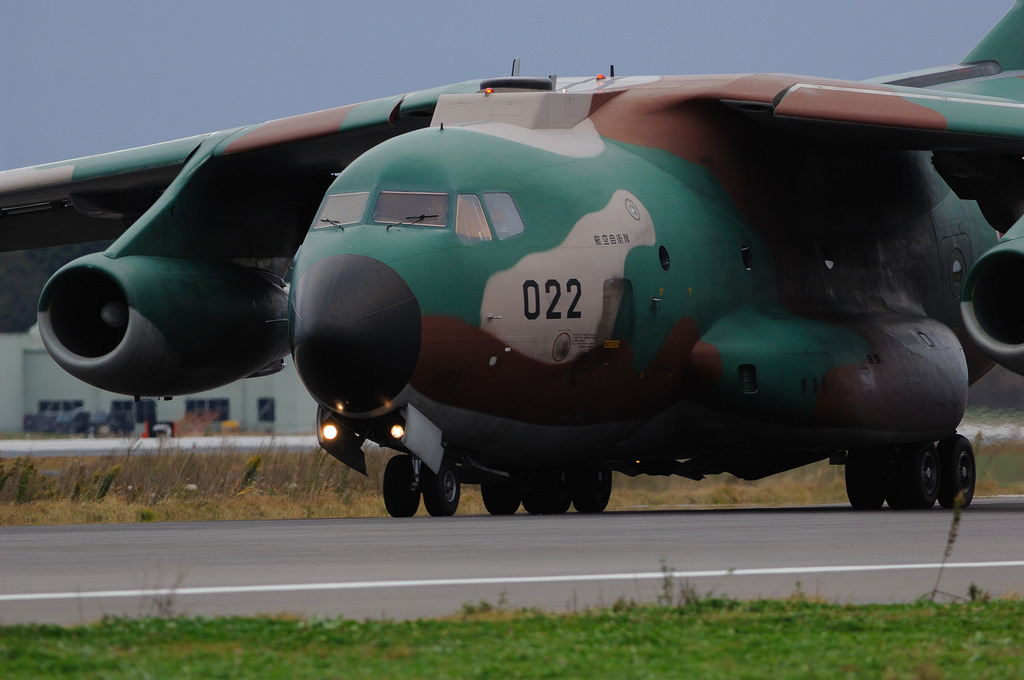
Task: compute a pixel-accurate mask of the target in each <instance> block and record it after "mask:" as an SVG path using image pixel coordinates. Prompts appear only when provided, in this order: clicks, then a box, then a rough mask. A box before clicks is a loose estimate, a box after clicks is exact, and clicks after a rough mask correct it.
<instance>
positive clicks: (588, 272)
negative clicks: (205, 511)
mask: <svg viewBox="0 0 1024 680" xmlns="http://www.w3.org/2000/svg"><path fill="white" fill-rule="evenodd" d="M1022 34H1024V0H1018V1H1017V3H1016V4H1015V5H1014V7H1013V8H1012V9H1011V10H1010V11H1009V13H1008V14H1007V15H1006V17H1005V18H1004V19H1003V20H1002V21H1001V22H1000V23H999V24H998V25H997V26H996V27H995V28H994V29H993V30H992V31H991V32H990V33H989V34H988V35H987V36H986V37H985V38H984V39H983V40H982V41H981V43H980V44H978V46H977V47H976V48H975V49H974V50H973V51H971V52H970V54H968V55H967V56H966V57H965V58H964V60H963V61H962V62H961V63H959V64H957V65H954V66H949V67H943V68H936V69H930V70H926V71H920V72H914V73H908V74H902V75H898V76H891V77H888V78H880V79H877V80H875V81H871V82H866V83H855V82H848V81H841V80H825V79H821V78H812V77H803V76H791V75H760V74H759V75H712V76H681V77H680V76H668V77H642V76H615V75H614V72H609V74H608V76H607V77H605V76H603V75H599V76H596V77H586V78H555V77H550V78H536V77H521V76H519V75H518V73H517V69H514V70H513V75H512V76H510V77H500V78H492V79H485V80H482V81H480V80H474V81H471V82H463V83H459V84H455V85H451V86H447V87H440V88H436V89H431V90H424V91H421V92H414V93H411V94H406V95H401V96H396V97H392V98H388V99H381V100H377V101H371V102H366V103H362V104H355V105H350V106H344V107H341V108H335V109H329V110H325V111H319V112H316V113H310V114H306V115H301V116H295V117H292V118H285V119H282V120H276V121H271V122H268V123H263V124H259V125H251V126H248V127H241V128H237V129H233V130H226V131H222V132H216V133H213V134H208V135H202V136H197V137H191V138H188V139H181V140H177V141H172V142H166V143H162V144H156V145H153V146H148V147H143V148H137V149H129V150H126V151H118V152H113V153H107V154H102V155H98V156H90V157H88V158H80V159H75V160H70V161H65V162H59V163H51V164H48V165H40V166H35V167H30V168H22V169H17V170H9V171H6V172H3V173H0V208H2V217H0V248H2V249H5V250H16V249H23V248H33V247H40V246H46V245H54V244H61V243H71V242H86V241H93V240H97V239H106V238H111V239H116V240H115V241H114V243H113V245H111V246H110V247H109V248H108V249H107V250H106V251H105V252H103V253H97V254H94V255H90V256H86V257H83V258H81V259H79V260H76V261H74V262H72V263H70V264H69V265H67V266H66V267H64V268H62V269H61V270H60V271H58V272H57V273H56V274H54V276H53V277H52V278H51V279H50V281H49V282H48V283H47V285H46V287H45V289H44V290H43V293H42V296H41V298H40V301H39V328H40V332H41V335H42V338H43V341H44V343H45V345H46V347H47V349H48V350H49V352H50V353H51V354H52V356H53V358H54V359H55V360H56V361H57V363H59V364H60V365H61V366H63V367H64V368H65V369H66V370H67V371H69V372H70V373H72V374H73V375H75V376H77V377H79V378H81V379H82V380H85V381H87V382H89V383H91V384H93V385H96V386H98V387H101V388H103V389H105V390H110V391H113V392H119V393H124V394H129V395H136V396H139V395H151V396H171V395H182V394H188V393H192V392H196V391H201V390H206V389H210V388H213V387H216V386H219V385H223V384H226V383H228V382H231V381H234V380H237V379H240V378H244V377H251V376H259V375H265V374H267V373H270V372H273V371H276V370H278V369H279V368H280V367H281V366H282V362H283V361H284V359H285V358H286V357H287V356H288V354H291V356H292V361H294V363H295V368H296V370H297V372H298V374H299V376H300V377H301V379H302V381H303V383H304V384H305V386H306V387H307V388H308V390H309V392H310V394H311V395H312V396H313V398H314V399H315V400H316V403H317V404H318V411H317V414H316V424H317V430H318V436H319V439H320V443H321V445H322V446H323V447H324V449H326V450H327V451H328V452H329V453H331V454H332V455H333V456H335V457H336V458H338V459H339V460H340V461H341V462H343V463H345V464H346V465H349V466H351V467H353V468H355V469H356V470H359V471H362V472H365V470H366V455H367V453H366V452H365V450H364V449H365V447H364V444H366V443H367V442H376V443H377V444H379V445H381V446H384V447H388V448H390V449H395V450H397V451H399V452H402V453H403V454H405V455H398V456H395V457H393V458H391V459H390V460H389V461H388V463H387V466H386V469H385V473H384V482H383V484H384V501H385V504H386V506H387V509H388V512H389V513H390V514H392V515H394V516H408V515H412V514H413V513H415V512H416V511H417V509H418V507H419V505H420V499H421V497H422V499H423V502H424V504H425V506H426V509H427V511H428V512H429V513H430V514H431V515H451V514H452V513H454V512H455V511H456V509H457V507H458V504H459V497H460V485H461V484H463V483H470V484H480V485H481V489H482V493H483V499H484V503H485V505H486V507H487V510H488V511H489V512H491V513H493V514H509V513H513V512H516V511H517V510H518V509H519V507H520V505H522V507H523V508H525V510H526V511H528V512H530V513H559V512H565V511H566V510H568V509H569V507H570V505H572V506H575V508H576V510H578V511H580V512H600V511H601V510H603V509H604V508H605V506H606V504H607V502H608V498H609V493H610V491H611V481H610V480H611V473H612V472H613V471H619V472H622V473H625V474H628V475H637V474H651V475H681V476H684V477H690V478H693V479H700V478H702V477H703V476H704V475H708V474H713V473H722V472H729V473H732V474H734V475H736V476H739V477H741V478H744V479H757V478H761V477H765V476H768V475H771V474H775V473H778V472H782V471H784V470H788V469H792V468H795V467H798V466H801V465H805V464H808V463H811V462H814V461H819V460H823V459H829V460H830V461H831V462H833V463H835V464H845V466H846V486H847V490H848V494H849V499H850V502H851V504H852V505H853V506H854V507H856V508H864V509H870V508H879V507H881V506H882V505H883V503H886V502H887V503H888V505H889V506H891V507H894V508H927V507H931V506H932V505H933V504H934V503H935V502H936V500H938V501H939V503H941V504H942V505H943V506H947V507H948V506H951V505H953V504H954V503H955V502H956V500H957V498H958V497H962V502H964V503H969V502H970V500H971V497H972V495H973V492H974V484H975V463H974V454H973V452H972V450H971V445H970V443H969V442H968V441H967V440H966V439H965V438H964V437H962V436H959V435H958V434H957V433H956V428H957V425H958V423H959V422H960V420H961V417H962V416H963V413H964V405H965V400H966V395H967V388H968V384H969V383H970V382H971V381H973V380H976V379H977V378H979V377H980V376H981V375H983V374H984V373H985V372H986V371H987V370H988V369H989V367H990V366H991V365H992V364H993V361H995V362H998V363H999V364H1002V365H1003V366H1006V367H1007V368H1009V369H1011V370H1014V371H1017V372H1022V373H1024V245H1022V241H1021V240H1019V236H1020V235H1021V234H1022V233H1024V232H1022V231H1021V230H1024V226H1021V225H1020V224H1019V223H1018V219H1019V218H1020V217H1021V216H1022V214H1024V160H1022V154H1024V44H1022V41H1021V39H1020V36H1021V35H1022ZM1003 232H1005V236H1002V238H1000V234H1001V233H1003ZM289 277H290V278H289ZM286 280H289V281H290V285H288V284H286ZM374 455H379V454H374Z"/></svg>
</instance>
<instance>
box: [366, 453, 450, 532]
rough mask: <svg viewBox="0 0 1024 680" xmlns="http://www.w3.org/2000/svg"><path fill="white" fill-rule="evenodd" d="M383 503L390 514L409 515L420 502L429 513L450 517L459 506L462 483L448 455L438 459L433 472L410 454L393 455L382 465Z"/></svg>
mask: <svg viewBox="0 0 1024 680" xmlns="http://www.w3.org/2000/svg"><path fill="white" fill-rule="evenodd" d="M382 491H383V495H384V507H385V508H387V511H388V514H389V515H391V516H392V517H412V516H413V515H415V514H416V511H417V510H419V507H420V496H421V495H422V496H423V505H424V507H426V509H427V512H428V513H429V514H430V516H431V517H451V516H452V515H454V514H455V511H456V510H458V509H459V499H460V498H461V497H462V485H461V484H460V483H459V473H458V470H457V469H456V467H455V464H454V463H452V462H451V461H450V460H449V459H447V458H445V459H442V461H441V467H440V468H439V469H438V471H437V473H436V474H435V473H434V472H433V471H432V470H431V469H430V468H428V467H427V466H426V465H423V461H421V460H420V459H419V458H415V457H413V456H404V455H403V456H395V457H394V458H392V459H391V460H389V461H388V464H387V465H386V466H385V467H384V485H383V489H382Z"/></svg>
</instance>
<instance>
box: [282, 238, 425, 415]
mask: <svg viewBox="0 0 1024 680" xmlns="http://www.w3.org/2000/svg"><path fill="white" fill-rule="evenodd" d="M293 285H294V290H293V291H292V310H291V313H292V319H291V322H292V323H291V331H292V356H293V358H294V361H295V368H296V370H297V371H298V373H299V377H300V378H301V379H302V382H303V383H304V384H305V386H306V389H308V390H309V392H310V394H312V395H313V398H314V399H316V400H317V401H319V402H320V403H321V404H323V405H324V406H326V407H328V408H331V409H334V410H336V411H340V412H343V413H368V412H372V411H376V410H378V409H381V408H384V407H387V406H388V405H389V403H390V401H391V400H392V399H394V398H395V396H397V395H398V393H399V392H401V391H402V389H403V388H404V387H405V386H406V384H408V382H409V378H410V377H411V376H412V372H413V369H414V368H415V367H416V360H417V358H418V357H419V353H420V334H421V324H420V306H419V303H418V302H417V301H416V297H415V295H413V292H412V289H410V288H409V286H408V284H407V283H406V282H405V280H404V279H402V277H401V276H400V275H399V274H398V273H397V272H396V271H395V270H394V269H392V268H391V267H389V266H388V265H386V264H384V263H383V262H381V261H379V260H375V259H373V258H371V257H366V256H363V255H350V254H343V255H332V256H330V257H325V258H324V259H322V260H319V261H317V262H315V263H314V264H313V265H312V266H310V267H309V269H307V270H306V271H305V272H303V273H302V274H301V275H300V277H299V279H298V281H296V282H295V283H294V284H293Z"/></svg>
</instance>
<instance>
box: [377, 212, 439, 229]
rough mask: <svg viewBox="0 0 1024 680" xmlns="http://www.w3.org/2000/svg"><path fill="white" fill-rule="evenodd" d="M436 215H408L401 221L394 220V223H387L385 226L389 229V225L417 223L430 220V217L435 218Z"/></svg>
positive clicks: (398, 225) (397, 225)
mask: <svg viewBox="0 0 1024 680" xmlns="http://www.w3.org/2000/svg"><path fill="white" fill-rule="evenodd" d="M436 217H437V215H410V216H409V217H406V218H405V219H404V220H402V221H401V222H395V223H394V224H389V225H388V226H387V228H388V229H390V228H391V227H400V226H402V225H403V224H419V223H420V222H422V221H423V220H432V219H435V218H436ZM385 231H386V230H385Z"/></svg>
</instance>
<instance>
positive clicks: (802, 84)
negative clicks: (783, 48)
mask: <svg viewBox="0 0 1024 680" xmlns="http://www.w3.org/2000/svg"><path fill="white" fill-rule="evenodd" d="M985 66H986V64H985V63H982V64H978V65H969V64H968V65H961V66H957V67H954V68H953V69H951V70H950V71H947V72H946V74H947V75H946V77H961V76H966V78H965V79H963V80H954V81H951V82H949V83H945V84H939V85H938V86H936V87H934V88H933V87H911V86H907V85H899V84H865V83H853V82H843V81H814V80H806V79H791V80H792V82H787V79H783V80H781V81H780V77H776V76H753V77H751V78H750V79H741V80H739V81H737V82H736V83H734V84H733V85H734V87H735V92H729V93H726V95H725V96H724V97H722V102H723V103H725V104H727V105H729V106H731V107H732V108H734V109H736V110H738V111H741V112H743V113H744V114H746V115H748V116H750V117H752V118H754V119H756V120H757V121H759V122H761V123H762V124H765V125H767V126H769V127H773V128H775V129H777V130H779V131H782V132H784V133H786V134H791V135H795V136H798V137H804V138H808V139H810V140H812V141H814V142H816V143H819V144H823V145H864V146H868V147H887V148H899V149H919V150H928V151H932V152H933V153H934V155H933V162H934V164H935V167H936V169H937V170H938V172H939V174H940V175H942V177H943V179H944V180H946V183H947V184H949V186H950V188H952V189H953V190H954V191H955V192H956V194H957V195H958V196H959V197H960V198H962V199H965V200H976V201H978V203H979V205H980V206H981V208H982V211H983V212H984V213H985V217H986V219H988V221H989V223H990V224H992V226H993V227H995V228H997V229H999V230H1000V231H1004V232H1005V231H1007V230H1008V229H1009V228H1010V227H1011V226H1013V224H1014V223H1015V222H1016V221H1017V220H1018V219H1019V218H1020V216H1021V215H1022V214H1024V160H1022V158H1021V156H1022V155H1024V81H1022V80H1021V79H1020V78H1016V77H1003V78H996V79H993V80H985V79H981V80H976V79H974V78H973V77H971V76H972V71H973V70H977V69H982V68H984V67H985ZM936 77H938V78H940V79H941V78H942V74H941V73H938V74H932V75H930V76H921V77H920V78H919V79H915V78H910V79H907V80H908V81H909V82H911V83H915V84H916V83H917V82H922V83H927V82H929V79H932V80H934V79H935V78H936ZM904 82H907V81H904ZM778 84H782V85H784V86H783V87H781V88H778V89H776V88H775V87H774V86H773V85H778ZM942 88H949V89H942ZM773 90H774V93H772V91H773ZM986 90H988V91H992V92H998V93H999V94H1000V95H1002V96H990V95H987V94H981V93H979V91H980V92H985V91H986ZM751 95H753V96H751ZM769 95H770V96H769Z"/></svg>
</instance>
